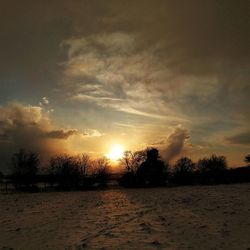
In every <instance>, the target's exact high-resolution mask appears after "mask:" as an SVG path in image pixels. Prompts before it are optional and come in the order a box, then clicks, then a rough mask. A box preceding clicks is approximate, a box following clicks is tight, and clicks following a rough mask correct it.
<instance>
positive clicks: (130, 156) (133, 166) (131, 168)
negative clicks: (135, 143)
mask: <svg viewBox="0 0 250 250" xmlns="http://www.w3.org/2000/svg"><path fill="white" fill-rule="evenodd" d="M146 154H147V152H146V150H140V151H135V152H132V151H125V152H124V154H123V157H122V158H121V159H120V162H121V165H122V166H123V167H124V168H125V170H126V172H132V173H136V171H137V170H138V168H139V166H140V165H141V164H142V163H143V162H144V161H145V160H146Z"/></svg>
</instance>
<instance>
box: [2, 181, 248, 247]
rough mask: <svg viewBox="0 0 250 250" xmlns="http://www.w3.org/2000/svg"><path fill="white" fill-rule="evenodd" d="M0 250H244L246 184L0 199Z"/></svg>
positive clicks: (246, 204)
mask: <svg viewBox="0 0 250 250" xmlns="http://www.w3.org/2000/svg"><path fill="white" fill-rule="evenodd" d="M0 249H25V250H28V249H72V250H73V249H137V250H141V249H243V250H247V249H250V184H239V185H220V186H193V187H175V188H155V189H130V190H125V189H113V190H106V191H88V192H52V193H35V194H25V193H22V194H0Z"/></svg>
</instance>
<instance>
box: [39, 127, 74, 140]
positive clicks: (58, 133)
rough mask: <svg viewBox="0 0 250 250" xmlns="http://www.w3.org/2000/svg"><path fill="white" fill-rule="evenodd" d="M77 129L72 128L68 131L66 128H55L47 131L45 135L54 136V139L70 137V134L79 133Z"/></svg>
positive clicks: (47, 136)
mask: <svg viewBox="0 0 250 250" xmlns="http://www.w3.org/2000/svg"><path fill="white" fill-rule="evenodd" d="M77 132H78V131H77V130H76V129H70V130H67V131H64V130H53V131H49V132H47V133H45V134H44V135H43V136H44V137H46V138H53V139H68V138H69V137H70V136H72V135H75V134H77Z"/></svg>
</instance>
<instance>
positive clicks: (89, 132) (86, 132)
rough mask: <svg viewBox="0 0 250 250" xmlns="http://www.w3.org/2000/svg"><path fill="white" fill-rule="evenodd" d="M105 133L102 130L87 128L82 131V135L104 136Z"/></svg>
mask: <svg viewBox="0 0 250 250" xmlns="http://www.w3.org/2000/svg"><path fill="white" fill-rule="evenodd" d="M103 135H104V134H103V133H101V132H100V131H98V130H96V129H85V130H84V132H83V133H82V137H83V138H85V137H100V136H103Z"/></svg>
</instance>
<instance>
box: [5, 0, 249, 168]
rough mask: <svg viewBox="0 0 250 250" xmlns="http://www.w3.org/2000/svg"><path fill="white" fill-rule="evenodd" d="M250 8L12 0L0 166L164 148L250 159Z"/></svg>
mask: <svg viewBox="0 0 250 250" xmlns="http://www.w3.org/2000/svg"><path fill="white" fill-rule="evenodd" d="M249 13H250V1H248V0H245V1H244V0H238V1H232V0H203V1H200V0H189V1H179V0H177V1H172V0H171V1H170V0H154V1H152V0H150V1H148V0H107V1H102V0H81V1H80V0H73V1H68V0H60V1H59V0H49V1H48V0H43V1H28V0H23V1H19V0H13V1H7V0H6V1H5V0H3V1H2V2H1V8H0V30H1V32H0V55H1V56H0V158H1V164H0V170H2V171H4V169H5V168H6V167H7V165H8V161H9V157H10V155H11V154H12V153H13V152H15V151H16V150H18V149H19V148H25V149H27V150H32V151H36V152H38V153H39V154H40V156H41V157H42V158H43V159H47V158H48V157H49V156H51V155H54V154H61V153H70V154H78V153H82V152H88V153H90V154H94V155H102V154H106V153H107V152H108V151H109V149H110V147H112V145H113V144H120V145H122V146H123V148H124V149H131V150H139V149H143V148H145V147H148V146H149V147H150V146H151V147H157V148H159V150H160V152H161V155H162V158H163V159H165V160H167V161H174V160H176V159H177V158H178V157H181V156H184V155H185V156H189V157H192V159H193V160H194V161H196V160H197V159H199V158H201V157H205V156H209V155H211V154H212V153H216V154H218V155H225V156H226V157H227V159H228V163H229V165H230V166H232V167H233V166H240V165H243V164H244V163H243V159H244V156H245V155H246V154H247V153H250V126H249V125H250V115H249V110H250V46H249V44H250V15H249Z"/></svg>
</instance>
